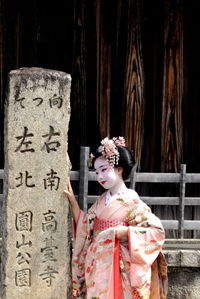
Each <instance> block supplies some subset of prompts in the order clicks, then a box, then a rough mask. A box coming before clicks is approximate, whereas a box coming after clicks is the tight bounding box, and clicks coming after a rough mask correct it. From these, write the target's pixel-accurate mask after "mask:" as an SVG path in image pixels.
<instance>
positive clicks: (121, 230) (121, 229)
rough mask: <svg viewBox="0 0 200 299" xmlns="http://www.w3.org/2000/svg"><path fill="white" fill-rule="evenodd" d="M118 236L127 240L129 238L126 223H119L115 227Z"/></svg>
mask: <svg viewBox="0 0 200 299" xmlns="http://www.w3.org/2000/svg"><path fill="white" fill-rule="evenodd" d="M115 232H116V238H117V239H119V240H124V241H125V240H127V238H128V227H127V226H124V225H118V226H116V228H115Z"/></svg>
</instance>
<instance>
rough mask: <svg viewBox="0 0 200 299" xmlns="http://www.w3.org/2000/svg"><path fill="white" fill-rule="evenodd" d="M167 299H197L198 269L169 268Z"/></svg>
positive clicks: (198, 292)
mask: <svg viewBox="0 0 200 299" xmlns="http://www.w3.org/2000/svg"><path fill="white" fill-rule="evenodd" d="M167 298H168V299H199V298H200V269H199V268H189V267H188V268H183V267H182V268H169V290H168V296H167Z"/></svg>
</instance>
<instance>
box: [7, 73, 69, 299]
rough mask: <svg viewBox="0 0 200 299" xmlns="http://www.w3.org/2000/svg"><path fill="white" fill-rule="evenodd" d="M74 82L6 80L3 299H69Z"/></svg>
mask: <svg viewBox="0 0 200 299" xmlns="http://www.w3.org/2000/svg"><path fill="white" fill-rule="evenodd" d="M70 86H71V77H70V75H68V74H66V73H63V72H57V71H51V70H45V69H40V68H24V69H19V70H15V71H12V72H11V73H10V74H9V89H8V97H7V102H6V107H5V108H6V121H5V138H6V139H5V174H6V177H5V181H4V187H5V189H4V193H5V197H6V202H5V205H4V208H3V209H4V215H5V219H4V231H3V255H2V256H3V259H2V265H3V284H4V288H3V295H2V296H3V298H7V299H16V298H20V299H23V298H24V299H25V298H26V299H28V298H30V299H37V298H38V299H39V298H40V299H41V298H42V299H47V298H48V299H50V298H52V299H57V298H58V299H65V298H66V294H67V288H68V287H70V284H71V281H70V271H69V267H70V246H69V240H67V237H68V221H67V218H68V217H67V215H68V203H67V200H66V198H65V196H64V195H63V190H64V188H65V184H66V180H67V177H68V172H69V167H70V162H69V159H68V155H67V148H68V138H67V133H68V123H69V118H70Z"/></svg>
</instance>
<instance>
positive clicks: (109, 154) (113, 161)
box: [98, 137, 126, 167]
mask: <svg viewBox="0 0 200 299" xmlns="http://www.w3.org/2000/svg"><path fill="white" fill-rule="evenodd" d="M117 146H126V142H125V139H124V137H113V138H112V139H109V138H108V137H106V138H104V139H103V140H102V141H101V145H100V146H99V148H98V151H99V152H100V153H101V154H102V156H104V157H105V158H106V159H107V160H108V163H109V164H110V166H111V167H114V166H115V165H118V161H119V152H118V149H117Z"/></svg>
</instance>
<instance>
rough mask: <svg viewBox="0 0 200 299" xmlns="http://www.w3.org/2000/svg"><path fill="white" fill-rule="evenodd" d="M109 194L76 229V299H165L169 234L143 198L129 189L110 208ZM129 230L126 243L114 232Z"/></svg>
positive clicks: (73, 271)
mask: <svg viewBox="0 0 200 299" xmlns="http://www.w3.org/2000/svg"><path fill="white" fill-rule="evenodd" d="M105 195H106V192H105V193H104V194H103V195H102V196H100V197H99V199H98V200H97V201H96V203H95V204H94V205H93V206H92V207H91V208H90V209H89V211H88V214H87V215H85V214H84V213H83V212H82V211H81V212H80V215H79V219H78V221H77V224H76V240H75V246H74V252H73V265H72V275H73V296H72V298H82V299H86V298H87V299H136V298H137V299H152V298H153V299H164V298H166V289H167V267H166V262H165V259H164V257H163V254H162V245H163V243H164V229H163V227H162V224H161V222H160V220H159V219H158V218H157V217H156V216H155V215H154V214H152V213H151V210H150V208H149V207H148V206H147V205H146V204H145V203H144V202H143V201H141V200H140V199H139V197H138V194H137V193H136V192H135V191H134V190H132V189H127V190H126V191H125V192H122V193H119V194H116V195H114V196H113V197H112V201H111V202H110V203H109V204H108V205H105ZM117 225H126V226H127V227H128V238H127V241H122V240H119V239H117V238H116V237H115V227H116V226H117Z"/></svg>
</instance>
